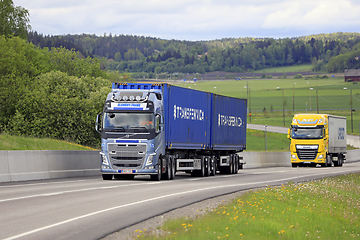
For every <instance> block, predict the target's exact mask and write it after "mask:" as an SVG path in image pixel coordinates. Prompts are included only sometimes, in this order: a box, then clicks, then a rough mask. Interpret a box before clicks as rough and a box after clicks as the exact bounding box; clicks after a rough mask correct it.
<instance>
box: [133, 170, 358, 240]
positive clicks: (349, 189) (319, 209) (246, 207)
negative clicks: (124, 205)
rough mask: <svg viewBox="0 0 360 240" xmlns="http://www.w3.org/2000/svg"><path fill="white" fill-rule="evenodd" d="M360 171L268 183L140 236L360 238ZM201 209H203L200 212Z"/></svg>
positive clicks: (153, 237)
mask: <svg viewBox="0 0 360 240" xmlns="http://www.w3.org/2000/svg"><path fill="white" fill-rule="evenodd" d="M359 199H360V174H359V173H356V174H348V175H343V176H337V177H330V178H324V179H322V180H319V181H312V182H306V183H292V182H290V183H289V184H287V185H282V186H279V187H267V188H265V189H260V190H256V191H249V192H247V193H244V194H242V195H240V196H239V197H238V198H237V199H235V200H233V201H232V202H231V203H230V204H228V205H220V206H218V207H217V208H216V209H215V210H208V212H207V213H206V214H205V216H202V217H198V218H195V219H189V218H186V217H185V218H181V219H176V220H171V221H167V222H165V224H164V225H163V226H161V227H160V230H162V231H161V232H162V233H163V234H162V235H161V236H157V235H152V234H151V232H150V231H149V232H146V230H145V231H142V233H141V234H140V233H139V232H140V231H139V230H137V231H136V232H135V233H134V234H133V236H134V238H135V239H136V238H138V239H174V240H176V239H181V240H184V239H194V240H201V239H359V238H360V226H359V224H360V220H359V216H360V206H359ZM198 211H203V210H201V209H200V210H198Z"/></svg>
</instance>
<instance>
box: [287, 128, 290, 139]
mask: <svg viewBox="0 0 360 240" xmlns="http://www.w3.org/2000/svg"><path fill="white" fill-rule="evenodd" d="M290 132H291V129H290V128H289V129H288V134H287V138H288V139H290Z"/></svg>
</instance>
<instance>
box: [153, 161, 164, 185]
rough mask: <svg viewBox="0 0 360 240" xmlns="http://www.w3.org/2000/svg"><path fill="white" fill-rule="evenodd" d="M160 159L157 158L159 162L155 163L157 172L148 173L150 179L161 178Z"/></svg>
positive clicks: (157, 179)
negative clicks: (153, 173)
mask: <svg viewBox="0 0 360 240" xmlns="http://www.w3.org/2000/svg"><path fill="white" fill-rule="evenodd" d="M160 160H161V159H159V164H158V165H157V167H158V169H157V170H158V171H157V174H155V175H150V179H151V181H160V180H161V168H162V166H161V161H160Z"/></svg>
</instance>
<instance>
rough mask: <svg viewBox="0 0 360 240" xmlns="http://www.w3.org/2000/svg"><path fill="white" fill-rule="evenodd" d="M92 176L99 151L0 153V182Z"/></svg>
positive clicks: (95, 173)
mask: <svg viewBox="0 0 360 240" xmlns="http://www.w3.org/2000/svg"><path fill="white" fill-rule="evenodd" d="M95 175H100V155H99V152H98V151H51V150H47V151H36V150H34V151H0V182H13V181H27V180H39V179H51V178H66V177H82V176H95Z"/></svg>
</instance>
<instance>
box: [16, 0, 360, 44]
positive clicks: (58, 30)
mask: <svg viewBox="0 0 360 240" xmlns="http://www.w3.org/2000/svg"><path fill="white" fill-rule="evenodd" d="M14 4H15V5H17V6H22V7H24V8H26V9H28V10H29V12H30V20H31V22H30V24H31V25H32V29H33V30H34V31H37V32H39V33H43V34H45V35H47V34H52V35H57V34H75V33H77V34H81V33H90V34H97V35H102V34H104V33H105V32H106V33H107V34H109V33H112V34H113V35H114V34H117V35H119V34H132V35H144V36H152V37H160V38H166V39H179V40H184V39H185V40H207V39H215V38H217V39H219V38H225V37H246V36H249V37H286V36H287V37H293V36H299V35H304V34H313V33H322V32H324V31H325V30H326V31H330V32H336V31H344V32H345V31H353V32H355V31H358V26H359V25H360V24H359V23H360V21H359V20H358V17H357V15H358V13H359V12H360V4H359V3H358V0H352V1H351V0H343V1H338V0H240V1H239V0H173V1H169V0H131V1H129V0H126V1H125V0H121V1H119V0H102V1H98V0H62V1H48V0H31V1H29V0H14Z"/></svg>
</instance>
